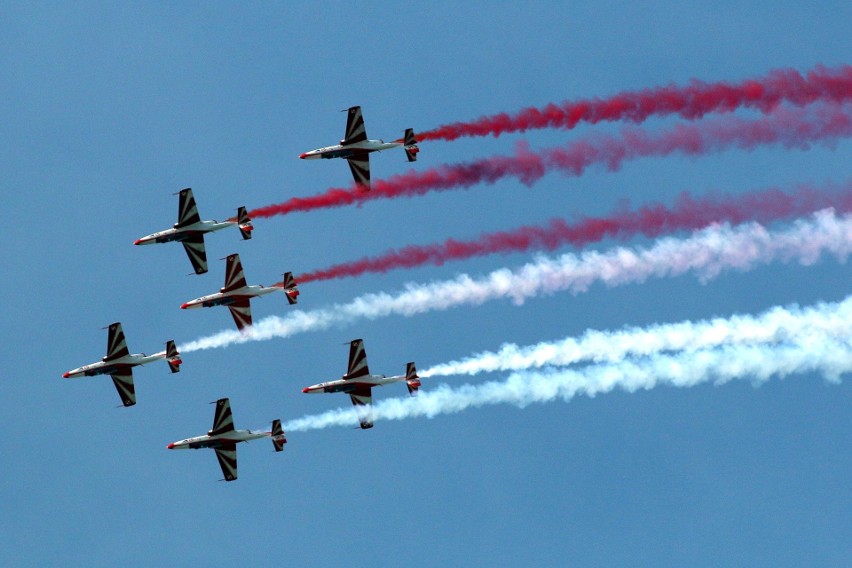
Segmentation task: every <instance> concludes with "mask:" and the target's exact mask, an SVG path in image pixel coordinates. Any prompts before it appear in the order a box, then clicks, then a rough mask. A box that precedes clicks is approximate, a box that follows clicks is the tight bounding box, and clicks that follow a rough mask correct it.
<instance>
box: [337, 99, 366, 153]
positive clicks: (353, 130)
mask: <svg viewBox="0 0 852 568" xmlns="http://www.w3.org/2000/svg"><path fill="white" fill-rule="evenodd" d="M366 140H367V129H366V128H365V126H364V117H363V116H361V107H359V106H354V107H349V111H348V112H347V115H346V133H345V134H344V135H343V140H341V141H340V144H341V145H343V146H346V145H349V144H355V143H356V142H364V141H366Z"/></svg>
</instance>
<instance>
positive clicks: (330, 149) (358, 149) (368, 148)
mask: <svg viewBox="0 0 852 568" xmlns="http://www.w3.org/2000/svg"><path fill="white" fill-rule="evenodd" d="M347 113H348V116H347V119H346V133H345V134H344V136H343V140H341V141H340V144H337V145H336V146H326V147H325V148H317V149H316V150H311V151H310V152H304V153H302V154H299V157H300V158H302V159H303V160H313V159H319V158H325V159H328V158H345V159H346V160H347V161H348V162H349V169H350V170H352V177H353V178H355V183H356V184H358V185H360V186H361V187H363V188H364V189H370V154H371V153H372V152H381V151H382V150H388V149H390V148H399V147H400V146H402V148H403V149H404V150H405V155H406V157H408V161H409V162H414V161H416V160H417V152H419V151H420V148H418V146H417V140H415V139H414V129H412V128H407V129H406V130H405V137H403V138H400V139H398V140H394V141H393V142H385V141H384V140H368V139H367V130H366V129H365V127H364V118H363V117H362V116H361V107H359V106H354V107H351V108H350V109H349V110H348V111H347Z"/></svg>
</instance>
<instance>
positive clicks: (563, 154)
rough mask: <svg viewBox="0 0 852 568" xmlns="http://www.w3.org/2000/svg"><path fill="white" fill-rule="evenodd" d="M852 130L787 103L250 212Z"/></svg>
mask: <svg viewBox="0 0 852 568" xmlns="http://www.w3.org/2000/svg"><path fill="white" fill-rule="evenodd" d="M844 136H852V109H849V108H847V107H845V106H843V105H838V104H817V105H811V106H810V107H807V108H804V109H791V108H779V109H776V110H775V111H773V112H771V113H770V114H768V115H767V116H764V117H760V118H757V119H753V120H746V119H743V118H738V117H734V116H727V117H722V118H719V119H716V120H712V121H710V120H708V121H706V122H700V123H695V124H691V123H690V124H679V125H677V126H675V127H674V128H672V129H669V130H665V131H662V132H658V133H651V132H648V131H647V130H643V129H642V128H638V127H627V128H624V129H623V130H622V133H621V136H605V135H595V136H589V137H588V138H586V139H582V140H578V141H576V142H572V143H570V144H568V145H566V146H563V147H561V148H551V149H545V150H540V151H538V152H535V151H533V150H530V148H529V147H528V146H527V145H526V144H524V143H519V144H518V145H517V148H516V150H515V155H513V156H493V157H491V158H484V159H480V160H475V161H473V162H467V163H461V164H452V165H444V166H439V167H437V168H432V169H429V170H424V171H420V172H418V171H414V170H411V171H409V172H408V173H405V174H400V175H396V176H392V177H390V178H389V179H387V180H377V181H374V182H373V184H372V190H371V191H363V190H361V189H359V188H358V187H357V186H355V187H352V188H350V189H343V188H331V189H329V190H327V191H326V192H325V193H321V194H318V195H314V196H310V197H294V198H292V199H289V200H287V201H285V202H283V203H279V204H277V205H269V206H266V207H261V208H259V209H255V210H253V211H251V212H249V215H250V216H251V217H253V218H257V217H272V216H274V215H285V214H288V213H293V212H295V211H312V210H314V209H322V208H328V207H342V206H344V205H352V204H361V203H364V202H366V201H371V200H374V199H389V198H394V197H411V196H415V195H423V194H425V193H429V192H430V191H446V190H448V189H458V188H467V187H470V186H472V185H475V184H478V183H483V182H485V183H489V184H491V183H495V182H496V181H498V180H500V179H503V178H506V177H514V178H517V179H519V180H520V181H521V182H522V183H524V184H526V185H528V186H530V185H532V184H534V183H535V182H536V181H538V180H539V179H540V178H541V177H542V176H543V175H544V174H545V173H547V172H548V171H550V170H558V171H561V172H563V173H564V174H566V175H572V176H579V175H581V174H582V173H583V172H584V171H585V170H586V168H588V167H589V166H592V165H596V164H600V165H603V166H605V167H606V168H607V169H609V170H617V169H618V168H619V167H621V164H622V163H623V162H624V161H625V160H630V159H636V158H641V157H651V156H656V157H662V156H668V155H671V154H674V153H676V152H679V153H682V154H688V155H699V154H705V153H708V152H712V151H719V150H722V149H724V148H729V147H738V148H742V149H746V150H750V149H752V148H754V147H756V146H758V145H761V144H773V143H775V144H783V145H784V146H785V147H794V148H801V149H807V148H808V146H809V144H810V143H813V142H818V141H834V140H836V139H838V138H840V137H844Z"/></svg>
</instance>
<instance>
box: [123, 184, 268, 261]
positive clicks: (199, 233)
mask: <svg viewBox="0 0 852 568" xmlns="http://www.w3.org/2000/svg"><path fill="white" fill-rule="evenodd" d="M179 195H180V200H179V202H178V221H177V223H175V224H174V225H173V226H172V228H171V229H166V230H165V231H159V232H157V233H152V234H150V235H148V236H146V237H142V238H141V239H136V240H135V241H134V242H133V244H134V245H150V244H153V243H170V242H172V241H178V242H180V243H183V248H184V250H185V251H186V255H187V256H188V257H189V261H190V262H191V263H192V268H193V269H194V270H195V273H196V274H204V273H205V272H207V252H206V251H205V248H204V234H205V233H212V232H214V231H220V230H222V229H225V228H227V227H233V226H234V225H236V226H237V227H239V229H240V234H241V235H242V236H243V240H247V239H250V238H251V232H252V231H253V230H254V226H253V225H252V224H251V219H249V216H248V213H247V212H246V208H245V207H239V208H238V209H237V216H236V217H235V218H231V219H228V220H226V221H202V220H201V216H200V215H199V214H198V208H197V207H196V206H195V198H194V197H193V196H192V189H191V188H189V187H187V188H186V189H182V190H180V193H179Z"/></svg>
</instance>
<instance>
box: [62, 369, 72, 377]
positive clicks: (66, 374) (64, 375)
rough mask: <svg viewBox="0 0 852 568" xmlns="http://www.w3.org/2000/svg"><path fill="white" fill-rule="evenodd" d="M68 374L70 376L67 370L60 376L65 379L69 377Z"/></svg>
mask: <svg viewBox="0 0 852 568" xmlns="http://www.w3.org/2000/svg"><path fill="white" fill-rule="evenodd" d="M70 376H71V372H70V371H69V372H67V373H62V378H63V379H67V378H68V377H70Z"/></svg>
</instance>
